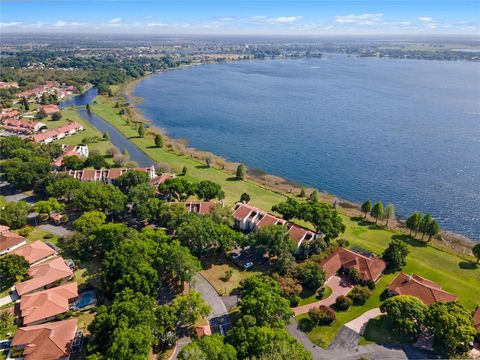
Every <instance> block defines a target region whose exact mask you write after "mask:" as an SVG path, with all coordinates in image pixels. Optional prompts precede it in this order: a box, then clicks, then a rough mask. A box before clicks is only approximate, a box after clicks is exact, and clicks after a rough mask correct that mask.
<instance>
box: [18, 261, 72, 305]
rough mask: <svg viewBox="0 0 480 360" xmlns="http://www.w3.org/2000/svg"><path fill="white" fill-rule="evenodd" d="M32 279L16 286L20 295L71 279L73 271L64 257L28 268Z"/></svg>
mask: <svg viewBox="0 0 480 360" xmlns="http://www.w3.org/2000/svg"><path fill="white" fill-rule="evenodd" d="M28 275H29V276H30V277H31V279H29V280H27V281H24V282H21V283H20V284H17V285H16V286H15V288H16V290H17V293H18V295H19V296H23V295H26V294H29V293H31V292H34V291H38V290H43V289H47V288H49V287H52V286H53V285H54V284H55V283H56V282H60V281H63V280H69V279H71V278H72V276H73V271H72V269H70V267H69V266H68V265H67V264H66V263H65V260H63V258H62V257H58V258H55V259H53V260H50V261H47V262H44V263H41V264H37V265H34V266H31V267H30V269H29V270H28Z"/></svg>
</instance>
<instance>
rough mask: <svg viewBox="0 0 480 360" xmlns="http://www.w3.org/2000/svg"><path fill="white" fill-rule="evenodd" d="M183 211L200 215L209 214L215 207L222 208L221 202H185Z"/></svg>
mask: <svg viewBox="0 0 480 360" xmlns="http://www.w3.org/2000/svg"><path fill="white" fill-rule="evenodd" d="M184 205H185V209H186V210H187V212H189V213H196V214H200V215H207V214H210V212H211V211H212V209H213V208H214V207H215V206H223V202H213V201H187V202H185V203H184Z"/></svg>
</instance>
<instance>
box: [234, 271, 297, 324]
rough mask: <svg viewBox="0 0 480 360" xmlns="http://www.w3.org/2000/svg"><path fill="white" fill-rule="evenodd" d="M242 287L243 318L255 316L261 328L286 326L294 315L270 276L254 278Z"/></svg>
mask: <svg viewBox="0 0 480 360" xmlns="http://www.w3.org/2000/svg"><path fill="white" fill-rule="evenodd" d="M241 285H242V287H241V290H240V292H241V301H240V314H241V315H242V316H245V315H250V316H253V317H254V318H255V320H256V324H257V325H260V326H272V327H283V326H285V323H286V322H288V320H289V318H290V317H291V316H292V314H293V313H292V310H291V309H290V304H289V302H288V300H287V299H285V298H284V297H283V296H282V290H281V289H280V286H279V285H278V283H277V282H276V281H275V280H273V279H272V278H271V277H268V276H254V277H251V278H248V279H247V280H244V281H243V282H242V283H241Z"/></svg>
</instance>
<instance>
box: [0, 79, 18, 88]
mask: <svg viewBox="0 0 480 360" xmlns="http://www.w3.org/2000/svg"><path fill="white" fill-rule="evenodd" d="M11 87H13V88H18V83H17V82H13V81H12V82H7V81H0V89H8V88H11Z"/></svg>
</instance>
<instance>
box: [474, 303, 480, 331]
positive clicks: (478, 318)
mask: <svg viewBox="0 0 480 360" xmlns="http://www.w3.org/2000/svg"><path fill="white" fill-rule="evenodd" d="M473 326H474V327H475V329H477V330H479V331H480V305H478V306H477V308H476V309H475V312H474V313H473Z"/></svg>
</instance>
